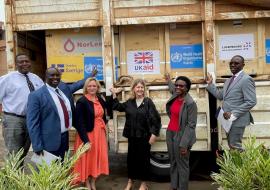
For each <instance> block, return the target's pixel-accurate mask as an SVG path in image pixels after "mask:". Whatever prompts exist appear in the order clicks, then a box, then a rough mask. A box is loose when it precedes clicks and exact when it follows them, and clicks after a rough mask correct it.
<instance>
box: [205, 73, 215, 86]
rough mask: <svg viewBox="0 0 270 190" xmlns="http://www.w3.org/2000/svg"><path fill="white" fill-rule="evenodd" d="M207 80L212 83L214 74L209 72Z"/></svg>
mask: <svg viewBox="0 0 270 190" xmlns="http://www.w3.org/2000/svg"><path fill="white" fill-rule="evenodd" d="M205 82H206V83H207V84H212V83H213V76H212V75H211V74H210V73H207V76H206V79H205Z"/></svg>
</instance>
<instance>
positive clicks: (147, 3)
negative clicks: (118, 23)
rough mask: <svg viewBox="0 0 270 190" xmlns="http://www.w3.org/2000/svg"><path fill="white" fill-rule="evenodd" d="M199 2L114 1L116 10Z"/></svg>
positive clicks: (170, 0) (183, 0)
mask: <svg viewBox="0 0 270 190" xmlns="http://www.w3.org/2000/svg"><path fill="white" fill-rule="evenodd" d="M199 2H200V1H198V0H149V1H145V0H136V1H129V0H112V3H113V7H114V8H123V7H143V6H161V5H165V6H167V5H184V4H195V3H199Z"/></svg>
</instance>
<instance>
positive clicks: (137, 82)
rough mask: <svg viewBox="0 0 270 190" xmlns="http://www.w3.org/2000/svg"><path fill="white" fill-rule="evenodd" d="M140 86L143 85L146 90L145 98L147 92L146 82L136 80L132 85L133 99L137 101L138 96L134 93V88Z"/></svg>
mask: <svg viewBox="0 0 270 190" xmlns="http://www.w3.org/2000/svg"><path fill="white" fill-rule="evenodd" d="M138 84H142V85H143V88H144V94H143V96H145V90H146V84H145V80H143V79H135V80H134V81H133V83H132V85H131V98H132V99H135V98H136V94H135V92H134V88H135V87H136V86H137V85H138Z"/></svg>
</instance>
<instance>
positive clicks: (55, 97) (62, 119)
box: [46, 83, 72, 133]
mask: <svg viewBox="0 0 270 190" xmlns="http://www.w3.org/2000/svg"><path fill="white" fill-rule="evenodd" d="M46 86H47V88H48V90H49V93H50V95H51V96H52V98H53V101H54V103H55V106H56V108H57V112H58V115H59V118H60V122H61V133H64V132H66V131H68V128H70V127H71V124H72V112H71V105H70V102H69V100H68V98H67V97H66V95H65V94H64V93H63V92H62V91H61V90H60V89H59V88H58V87H57V88H53V87H52V86H50V85H49V84H47V83H46ZM56 89H58V91H59V93H60V95H61V97H60V96H59V95H58V94H57V93H56V92H55V90H56ZM58 97H59V98H61V99H62V100H63V101H64V103H65V105H66V107H67V111H68V116H69V127H68V128H66V126H65V116H64V113H63V109H62V106H61V103H60V101H59V98H58Z"/></svg>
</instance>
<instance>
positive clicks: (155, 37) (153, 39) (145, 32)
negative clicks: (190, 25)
mask: <svg viewBox="0 0 270 190" xmlns="http://www.w3.org/2000/svg"><path fill="white" fill-rule="evenodd" d="M123 33H124V35H123V36H122V34H123ZM120 35H121V36H120V48H121V54H122V55H121V58H120V59H121V67H122V68H121V75H127V73H128V71H127V57H126V56H127V52H128V51H141V50H159V51H160V74H161V75H163V74H164V69H165V66H164V60H165V57H164V43H163V41H164V25H136V26H121V33H120ZM121 44H122V45H121ZM160 74H151V75H150V74H145V75H144V74H141V75H138V74H136V75H135V74H134V75H132V76H133V77H135V78H145V79H149V80H153V79H156V78H160V76H161V75H160Z"/></svg>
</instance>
